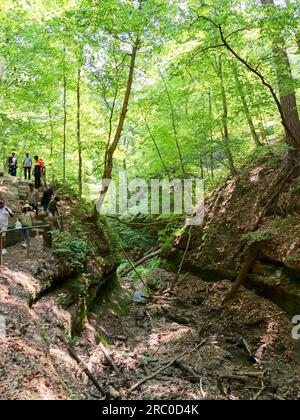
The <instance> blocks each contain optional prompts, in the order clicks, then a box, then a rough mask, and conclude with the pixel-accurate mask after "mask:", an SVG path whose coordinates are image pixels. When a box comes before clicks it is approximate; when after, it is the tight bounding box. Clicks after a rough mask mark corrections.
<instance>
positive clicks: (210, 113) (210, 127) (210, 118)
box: [208, 89, 215, 180]
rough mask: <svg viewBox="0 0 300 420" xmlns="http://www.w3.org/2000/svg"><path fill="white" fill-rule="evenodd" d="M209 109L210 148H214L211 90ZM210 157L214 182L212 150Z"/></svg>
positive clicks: (209, 93)
mask: <svg viewBox="0 0 300 420" xmlns="http://www.w3.org/2000/svg"><path fill="white" fill-rule="evenodd" d="M208 107H209V132H210V142H211V144H210V147H211V148H212V145H213V141H214V136H213V124H212V121H213V108H212V97H211V90H210V89H209V91H208ZM209 157H210V171H211V178H212V180H214V178H215V174H214V154H213V152H212V150H211V151H210V153H209Z"/></svg>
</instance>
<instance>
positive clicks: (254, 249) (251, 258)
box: [222, 243, 259, 304]
mask: <svg viewBox="0 0 300 420" xmlns="http://www.w3.org/2000/svg"><path fill="white" fill-rule="evenodd" d="M258 252H259V246H258V244H257V243H255V244H253V245H251V246H250V248H249V250H248V254H247V255H246V257H245V259H244V262H243V265H242V268H241V270H240V273H239V275H238V277H237V279H236V282H235V283H234V285H233V286H232V288H231V290H230V292H229V293H227V295H226V296H225V298H224V300H223V302H222V304H224V303H226V302H228V301H229V300H230V299H231V298H233V296H234V295H235V294H236V293H237V291H238V290H239V288H240V286H241V285H242V284H243V283H244V281H245V280H246V277H247V274H248V273H249V271H250V270H251V268H252V266H253V264H254V263H255V260H256V258H257V255H258Z"/></svg>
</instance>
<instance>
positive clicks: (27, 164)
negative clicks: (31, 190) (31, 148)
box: [23, 153, 32, 180]
mask: <svg viewBox="0 0 300 420" xmlns="http://www.w3.org/2000/svg"><path fill="white" fill-rule="evenodd" d="M23 168H24V178H25V179H29V180H30V179H31V168H32V159H31V157H30V154H29V153H26V156H25V158H24V162H23Z"/></svg>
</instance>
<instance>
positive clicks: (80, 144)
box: [77, 67, 82, 198]
mask: <svg viewBox="0 0 300 420" xmlns="http://www.w3.org/2000/svg"><path fill="white" fill-rule="evenodd" d="M77 146H78V189H79V197H80V198H82V143H81V67H78V71H77Z"/></svg>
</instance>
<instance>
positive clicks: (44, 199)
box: [41, 187, 54, 213]
mask: <svg viewBox="0 0 300 420" xmlns="http://www.w3.org/2000/svg"><path fill="white" fill-rule="evenodd" d="M53 195H54V191H53V189H52V188H51V187H49V188H48V189H47V190H46V191H45V192H44V194H43V197H42V201H41V205H42V207H43V210H44V212H45V213H47V211H48V206H49V203H50V201H51V199H52V197H53Z"/></svg>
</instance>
